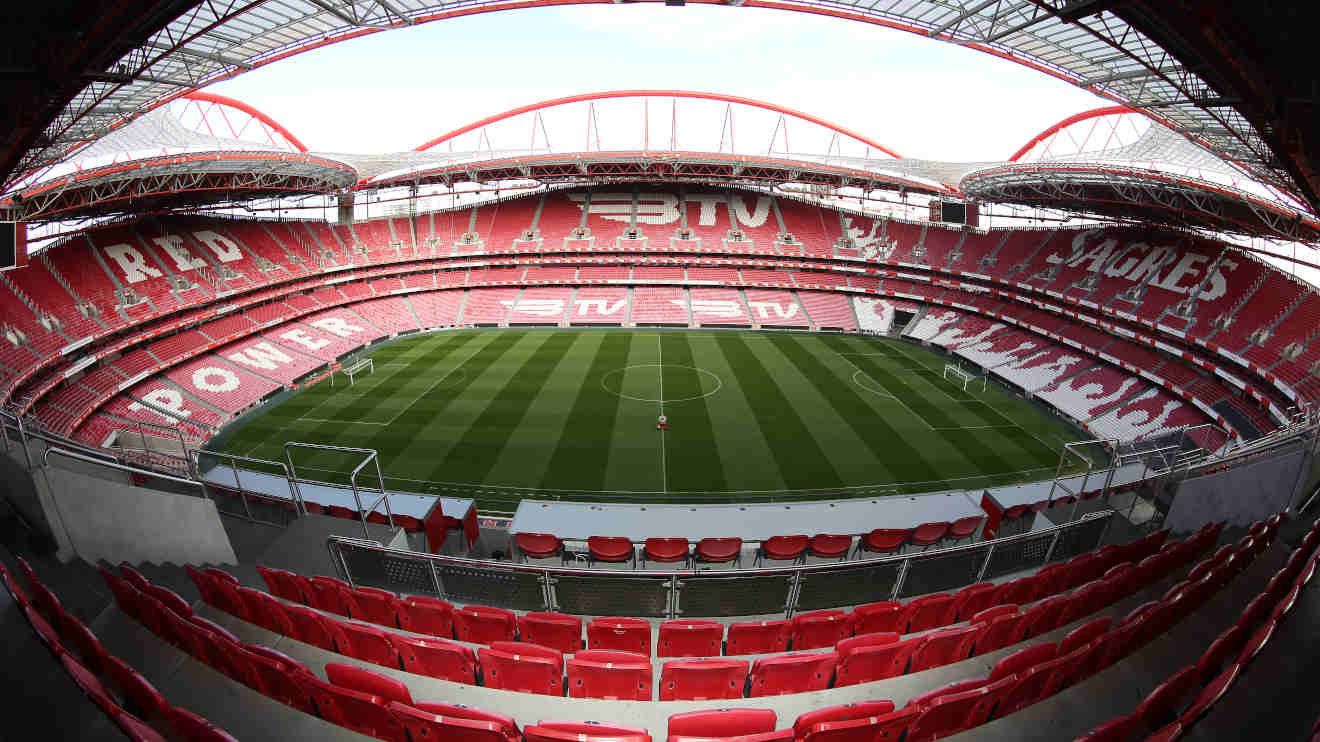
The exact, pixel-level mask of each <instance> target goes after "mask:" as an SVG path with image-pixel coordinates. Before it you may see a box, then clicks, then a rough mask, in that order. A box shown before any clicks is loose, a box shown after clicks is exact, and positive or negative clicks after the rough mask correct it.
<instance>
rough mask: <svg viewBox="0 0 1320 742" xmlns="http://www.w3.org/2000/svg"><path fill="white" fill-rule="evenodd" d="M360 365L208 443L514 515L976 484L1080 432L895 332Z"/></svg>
mask: <svg viewBox="0 0 1320 742" xmlns="http://www.w3.org/2000/svg"><path fill="white" fill-rule="evenodd" d="M370 357H371V358H372V359H373V361H374V364H375V370H374V373H372V374H370V375H366V374H363V375H360V376H358V377H357V380H356V383H355V384H354V385H353V386H349V385H348V383H347V380H346V379H344V378H343V377H341V376H337V377H336V379H335V385H334V386H331V384H330V382H329V381H328V380H323V381H321V382H319V383H316V384H314V385H311V386H308V387H306V388H304V389H302V390H300V391H298V392H296V393H294V394H292V395H291V396H288V397H287V398H285V399H283V400H282V401H280V402H278V403H276V404H274V405H269V406H267V407H266V408H262V409H260V410H258V411H256V412H253V413H250V414H248V415H246V416H245V417H243V418H241V419H240V420H239V421H237V422H236V423H235V424H233V425H231V426H230V427H229V428H228V429H226V430H225V431H224V432H223V433H222V434H221V435H220V436H218V437H217V439H216V440H215V444H216V446H217V447H218V450H223V451H227V452H230V453H235V454H240V455H243V456H248V457H253V458H259V459H268V460H277V461H282V460H283V459H284V443H285V442H286V441H300V442H306V443H319V444H330V445H337V446H347V447H357V448H369V449H374V450H376V451H378V452H379V455H380V464H381V467H382V469H383V470H384V472H385V474H386V475H387V479H388V482H387V484H388V485H389V486H390V487H392V488H396V489H400V490H409V491H420V492H426V491H431V492H444V493H450V494H454V495H458V496H471V497H476V498H477V500H478V503H479V504H480V506H481V507H483V508H484V509H488V510H495V511H511V510H513V509H514V507H516V504H517V502H518V500H519V499H521V498H523V497H549V498H555V497H558V498H561V499H577V500H592V499H606V498H611V499H622V500H629V501H635V502H636V501H676V502H683V501H692V502H696V501H718V500H742V501H753V500H759V499H770V498H772V497H773V498H782V499H807V498H811V497H839V496H846V495H857V496H878V495H888V494H898V493H903V492H924V491H934V490H942V489H953V488H956V489H972V488H977V487H983V486H990V485H994V484H1006V483H1010V482H1017V481H1027V480H1035V479H1042V478H1047V477H1049V476H1051V475H1052V474H1053V473H1054V470H1055V467H1056V466H1057V464H1058V461H1059V451H1060V449H1061V448H1062V446H1063V445H1064V443H1066V442H1068V441H1072V440H1077V439H1078V438H1079V437H1080V436H1079V434H1078V433H1077V432H1076V431H1075V430H1074V429H1073V428H1071V427H1070V426H1068V425H1066V424H1065V423H1064V422H1062V421H1061V420H1058V419H1056V418H1055V417H1053V416H1051V415H1049V414H1048V413H1046V412H1045V411H1043V410H1041V409H1040V408H1038V407H1036V406H1035V405H1033V404H1031V403H1029V402H1026V401H1024V400H1022V399H1020V398H1018V397H1015V396H1014V395H1012V394H1009V393H1008V392H1007V391H1006V390H1004V389H1002V388H1000V387H997V386H995V385H994V384H991V385H990V386H989V388H987V389H985V390H984V391H983V390H982V389H981V384H980V381H979V380H977V381H976V382H975V383H973V384H972V385H971V387H970V388H969V390H968V391H967V392H964V391H963V390H962V387H961V383H959V384H955V383H954V381H953V380H952V378H950V379H949V380H945V379H943V378H942V370H943V368H944V364H945V363H946V362H947V359H946V358H945V357H943V356H941V355H938V354H936V353H934V352H932V351H930V350H927V349H925V348H922V347H920V346H917V345H914V344H911V343H906V342H902V341H898V340H892V339H882V338H874V337H862V336H854V335H825V334H821V335H816V334H802V333H769V332H766V333H761V332H750V331H702V330H695V331H684V330H678V331H665V330H619V329H609V330H604V329H602V330H517V329H514V330H457V331H446V332H439V333H433V334H425V335H414V336H409V337H406V338H403V339H400V340H397V341H394V342H392V343H389V344H386V345H383V346H380V347H379V348H377V349H376V350H375V351H374V352H372V353H371V355H370ZM660 415H665V416H666V418H667V420H668V430H666V431H663V432H662V431H660V430H658V429H657V420H658V418H659V416H660ZM359 460H360V457H356V458H354V457H351V456H347V455H344V454H332V453H325V452H321V451H306V450H298V451H296V453H295V462H296V463H297V466H298V471H299V474H300V476H301V477H303V478H309V479H321V480H324V481H335V482H342V481H344V480H345V472H347V471H348V470H350V469H351V468H352V467H353V466H354V465H355V464H356V463H357V462H358V461H359ZM366 471H367V473H368V474H369V475H370V476H368V477H364V480H363V481H364V482H365V483H366V486H374V480H375V477H374V470H373V469H371V468H368V469H367V470H366ZM368 480H370V481H368ZM785 491H791V492H785Z"/></svg>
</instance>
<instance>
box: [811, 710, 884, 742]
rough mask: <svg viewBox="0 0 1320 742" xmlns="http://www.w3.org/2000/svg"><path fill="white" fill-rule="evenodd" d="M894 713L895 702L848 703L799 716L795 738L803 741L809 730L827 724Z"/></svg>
mask: <svg viewBox="0 0 1320 742" xmlns="http://www.w3.org/2000/svg"><path fill="white" fill-rule="evenodd" d="M893 712H894V702H893V701H862V702H861V703H846V704H843V705H842V706H830V707H828V708H823V709H816V710H815V711H808V712H807V713H805V714H803V715H801V716H799V717H798V718H797V721H795V722H793V736H794V737H795V738H797V739H802V738H803V737H805V736H806V734H807V730H809V729H811V728H812V727H814V726H816V725H818V724H824V723H826V722H832V721H851V720H853V719H865V718H867V717H872V716H884V715H885V714H892V713H893Z"/></svg>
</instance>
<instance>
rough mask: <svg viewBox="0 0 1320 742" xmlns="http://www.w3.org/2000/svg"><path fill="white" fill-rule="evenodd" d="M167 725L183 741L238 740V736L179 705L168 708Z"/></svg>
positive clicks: (211, 741)
mask: <svg viewBox="0 0 1320 742" xmlns="http://www.w3.org/2000/svg"><path fill="white" fill-rule="evenodd" d="M165 726H167V727H169V730H170V731H172V732H173V736H174V737H175V738H177V739H179V740H182V742H238V739H237V738H235V737H234V736H233V735H231V734H229V733H228V732H226V731H225V730H223V729H221V728H220V727H218V726H216V725H215V724H212V723H211V722H209V721H207V720H206V719H203V718H202V717H200V716H198V715H197V714H194V713H193V712H191V711H189V710H188V709H183V708H178V707H177V706H176V707H171V708H168V709H166V711H165Z"/></svg>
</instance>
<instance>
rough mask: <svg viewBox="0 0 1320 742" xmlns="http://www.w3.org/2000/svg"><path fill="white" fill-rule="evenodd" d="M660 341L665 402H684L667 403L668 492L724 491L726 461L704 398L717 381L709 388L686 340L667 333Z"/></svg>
mask: <svg viewBox="0 0 1320 742" xmlns="http://www.w3.org/2000/svg"><path fill="white" fill-rule="evenodd" d="M659 342H660V345H661V348H663V350H664V364H665V365H664V375H665V384H664V387H665V399H666V400H683V401H681V402H680V401H674V402H666V404H665V414H666V415H667V416H668V417H669V424H670V431H669V432H667V433H665V434H664V437H665V446H666V451H665V453H666V458H665V460H666V470H667V473H668V477H669V489H670V490H679V491H684V490H687V491H699V490H708V491H709V490H722V489H725V487H726V483H725V478H724V462H723V461H722V460H721V459H720V451H719V444H718V441H717V440H716V437H715V429H714V427H713V426H712V425H711V421H710V410H709V409H707V408H706V399H705V397H704V395H705V393H706V392H707V391H710V390H712V389H713V388H714V382H713V381H711V382H710V388H708V387H707V386H706V384H707V381H708V380H706V379H703V378H702V376H703V374H701V372H700V371H697V370H696V366H697V364H696V362H695V361H693V358H692V346H691V345H689V344H688V341H687V338H685V337H683V336H682V335H678V334H671V333H665V334H662V335H660V336H659ZM721 393H722V392H716V394H721Z"/></svg>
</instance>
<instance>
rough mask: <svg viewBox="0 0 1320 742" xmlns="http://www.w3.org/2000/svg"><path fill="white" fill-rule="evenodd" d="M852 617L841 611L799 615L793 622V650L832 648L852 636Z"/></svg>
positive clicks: (813, 612)
mask: <svg viewBox="0 0 1320 742" xmlns="http://www.w3.org/2000/svg"><path fill="white" fill-rule="evenodd" d="M852 633H853V621H852V616H850V615H849V614H847V613H844V612H843V611H840V610H824V611H811V612H809V613H799V614H798V615H796V616H794V617H793V620H792V641H793V649H795V650H798V649H820V648H822V647H832V646H834V645H835V644H837V643H838V642H839V641H840V640H842V639H846V638H847V637H849V636H852Z"/></svg>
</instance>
